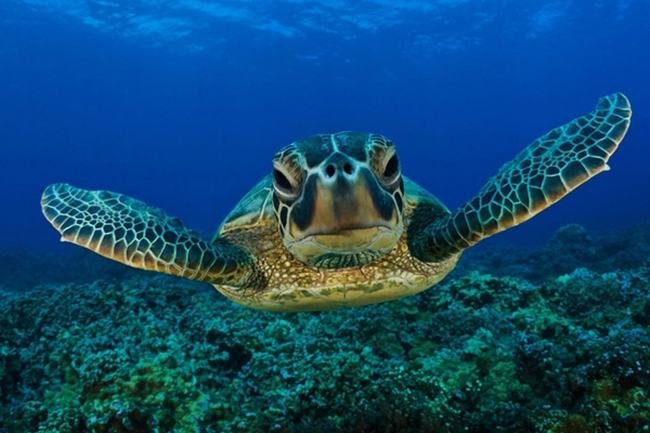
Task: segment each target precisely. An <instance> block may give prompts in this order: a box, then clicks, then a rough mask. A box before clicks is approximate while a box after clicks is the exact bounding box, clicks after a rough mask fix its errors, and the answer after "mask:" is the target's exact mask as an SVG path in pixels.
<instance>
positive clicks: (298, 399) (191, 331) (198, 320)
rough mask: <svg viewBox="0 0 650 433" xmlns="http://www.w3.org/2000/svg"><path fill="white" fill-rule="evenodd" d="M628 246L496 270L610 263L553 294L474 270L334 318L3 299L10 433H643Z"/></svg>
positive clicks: (48, 292)
mask: <svg viewBox="0 0 650 433" xmlns="http://www.w3.org/2000/svg"><path fill="white" fill-rule="evenodd" d="M648 229H649V227H648V226H641V227H639V228H636V229H635V230H634V232H635V233H636V235H637V236H638V237H639V238H640V239H644V238H647V237H648V236H649V235H648V233H650V231H649V230H648ZM580 234H581V235H580ZM626 237H627V233H626V232H620V233H618V234H608V235H602V236H596V235H590V234H588V233H587V232H586V231H585V230H584V229H582V228H580V227H578V226H569V227H567V228H564V229H562V230H561V231H560V232H558V234H557V235H556V236H555V237H554V239H553V240H552V241H551V242H550V243H549V244H548V245H547V246H546V247H545V248H543V249H541V250H540V251H536V252H530V253H528V254H526V255H519V256H518V257H519V259H517V258H508V259H507V260H505V259H504V265H503V266H502V268H501V269H508V270H510V271H512V270H514V269H518V270H524V269H526V267H527V266H534V263H535V260H537V259H538V258H539V257H544V256H545V255H546V256H547V257H550V253H549V251H562V250H566V251H571V249H575V248H576V244H575V242H577V245H578V246H580V245H583V246H588V245H590V244H592V243H593V244H594V245H595V244H598V242H597V241H598V240H599V239H608V240H609V243H608V245H610V249H599V248H596V247H594V249H593V250H592V251H590V252H588V253H586V257H582V256H577V257H576V258H575V260H574V261H572V262H571V266H577V267H575V268H573V269H564V268H563V269H558V270H556V271H552V270H551V271H549V273H548V275H547V276H546V277H545V278H541V277H539V278H538V277H537V276H535V278H530V279H527V278H524V277H522V276H521V275H524V276H527V275H533V274H534V273H533V272H532V271H530V270H529V271H527V272H520V273H518V274H517V273H514V272H513V273H512V275H511V276H507V275H502V276H493V275H490V274H488V273H486V272H484V271H482V272H475V271H474V272H471V271H467V272H466V271H463V272H458V273H456V274H455V275H452V276H451V277H450V278H448V279H447V280H445V281H444V282H442V283H441V284H439V285H438V286H436V287H435V288H434V289H432V290H429V291H427V292H424V293H422V294H419V295H417V296H413V297H409V298H404V299H401V300H398V301H394V302H390V303H384V304H378V305H371V306H366V307H362V308H356V309H342V310H336V311H328V312H311V313H297V314H277V313H270V312H264V311H256V310H252V309H247V308H243V307H241V306H238V305H237V304H234V303H230V302H227V301H226V300H224V299H223V298H221V297H220V296H219V295H218V294H217V293H216V292H215V291H213V290H206V287H205V286H204V285H194V284H193V283H189V282H187V281H186V280H181V279H175V278H172V277H163V276H153V275H152V274H142V273H135V272H134V273H131V274H122V275H120V278H105V279H101V280H97V281H94V282H68V283H58V284H51V285H48V284H42V285H40V286H38V287H36V288H33V289H31V290H27V289H28V288H27V287H26V288H25V290H24V291H22V292H20V293H18V292H13V291H2V292H0V293H1V295H0V296H1V298H0V432H2V433H18V432H20V433H23V432H43V433H44V432H52V433H54V432H65V433H81V432H93V433H125V432H177V433H181V432H182V433H190V432H191V433H195V432H226V433H227V432H283V433H285V432H286V433H290V432H316V433H318V432H323V433H324V432H426V433H431V432H439V433H460V432H476V433H478V432H512V433H523V432H527V433H528V432H533V433H542V432H552V433H569V432H570V433H587V432H603V433H604V432H621V433H637V432H643V431H648V429H650V266H649V263H648V261H647V257H648V255H647V254H646V255H645V258H643V257H631V256H630V257H628V259H629V260H626V259H624V258H623V256H622V255H621V254H616V253H615V252H616V251H617V249H616V247H615V246H614V245H619V246H620V245H627V246H628V247H630V248H632V251H635V248H636V251H642V250H641V249H642V248H644V247H645V248H647V244H645V246H643V243H642V242H639V243H638V244H634V243H631V244H630V243H626V242H627V241H626V240H625V239H626ZM576 239H577V240H576ZM617 239H618V241H617ZM567 249H568V250H567ZM618 251H622V250H618ZM608 252H609V253H612V254H610V256H614V257H616V256H618V259H615V260H614V261H613V262H608V263H609V264H608V265H604V264H603V263H605V262H607V260H608V257H610V256H608ZM646 252H647V251H646ZM469 258H470V259H472V258H471V257H469ZM483 260H484V259H482V258H480V257H479V258H477V259H476V261H475V262H472V260H470V263H469V264H468V265H467V268H470V267H471V265H472V263H475V264H478V265H480V264H481V263H484V261H483ZM517 260H519V263H517ZM557 260H558V261H562V260H563V258H562V256H559V257H558V259H557ZM581 260H584V262H581ZM583 265H584V266H587V267H583ZM101 266H103V265H100V267H98V268H96V269H97V270H98V272H101V271H102V270H103V269H104V268H103V267H101ZM548 266H549V268H551V267H552V263H551V264H549V265H548ZM602 267H609V268H610V269H608V270H598V268H602ZM480 268H481V267H480V266H479V269H480ZM87 272H89V271H88V270H87ZM98 275H99V274H98ZM513 275H520V276H519V277H515V276H513Z"/></svg>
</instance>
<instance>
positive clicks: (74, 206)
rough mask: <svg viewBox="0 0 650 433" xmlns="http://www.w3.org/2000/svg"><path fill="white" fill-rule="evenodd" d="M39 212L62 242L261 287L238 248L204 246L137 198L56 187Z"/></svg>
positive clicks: (133, 262) (156, 267)
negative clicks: (57, 232) (41, 212)
mask: <svg viewBox="0 0 650 433" xmlns="http://www.w3.org/2000/svg"><path fill="white" fill-rule="evenodd" d="M41 208H42V211H43V214H44V215H45V218H47V220H48V221H49V222H50V223H51V224H52V225H53V226H54V227H55V228H56V229H57V230H58V231H59V233H61V240H62V241H67V242H72V243H74V244H77V245H79V246H82V247H84V248H88V249H90V250H92V251H94V252H96V253H97V254H100V255H102V256H104V257H107V258H109V259H112V260H116V261H118V262H121V263H124V264H125V265H129V266H132V267H134V268H138V269H144V270H148V271H156V272H163V273H166V274H171V275H176V276H180V277H184V278H189V279H193V280H200V281H206V282H210V283H214V284H225V285H230V286H235V287H242V288H245V287H255V286H259V285H261V284H262V283H263V282H262V277H261V274H260V273H259V271H258V270H257V268H256V266H255V264H254V260H253V259H252V257H251V256H250V254H248V253H247V252H245V251H244V250H242V249H241V248H239V247H238V246H236V245H233V244H231V243H229V242H228V241H226V240H224V239H217V240H215V242H214V243H209V242H206V241H205V240H203V239H201V238H200V237H199V236H198V235H197V234H196V233H194V232H193V231H191V230H189V229H188V228H186V227H185V226H184V225H183V223H182V222H181V221H180V220H178V219H177V218H171V217H169V216H167V215H165V213H164V212H163V211H161V210H160V209H156V208H152V207H149V206H147V205H146V204H144V203H143V202H141V201H138V200H135V199H133V198H130V197H127V196H124V195H121V194H117V193H114V192H109V191H88V190H83V189H79V188H75V187H73V186H71V185H67V184H54V185H50V186H48V187H47V189H45V191H44V192H43V196H42V198H41Z"/></svg>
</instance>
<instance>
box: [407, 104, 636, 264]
mask: <svg viewBox="0 0 650 433" xmlns="http://www.w3.org/2000/svg"><path fill="white" fill-rule="evenodd" d="M631 115H632V110H631V108H630V103H629V101H628V100H627V98H626V97H625V95H623V94H621V93H616V94H613V95H609V96H606V97H603V98H601V99H600V100H599V101H598V105H597V107H596V109H595V110H594V111H592V112H591V113H589V114H586V115H584V116H582V117H579V118H577V119H575V120H573V121H572V122H569V123H567V124H566V125H564V126H561V127H559V128H556V129H553V130H552V131H550V132H549V133H547V134H546V135H544V136H543V137H541V138H539V139H538V140H536V141H535V142H534V143H532V144H531V145H530V146H528V147H527V148H526V149H524V151H523V152H521V153H520V154H519V155H517V157H516V158H515V159H514V160H512V161H510V162H509V163H507V164H506V165H504V166H503V167H502V168H501V170H499V172H498V173H497V174H496V176H494V177H493V178H491V179H490V180H489V181H488V182H487V183H486V184H485V186H483V188H482V189H481V190H480V191H479V193H478V195H477V196H476V197H474V198H473V199H472V200H470V201H468V202H467V203H466V204H465V205H463V206H461V207H460V208H459V209H458V210H456V211H455V212H454V213H453V214H451V215H449V216H448V217H447V218H444V219H441V220H438V221H435V222H433V223H431V224H430V225H429V226H427V227H426V228H425V229H424V230H422V231H420V232H419V233H416V234H415V235H414V236H413V237H412V238H411V239H409V243H410V247H411V251H412V252H413V254H414V255H415V256H416V257H418V258H420V259H421V260H425V261H437V260H441V259H444V258H446V257H449V256H451V255H453V254H456V253H458V252H460V251H462V250H464V249H465V248H468V247H470V246H472V245H474V244H476V243H477V242H479V241H480V240H482V239H484V238H486V237H488V236H491V235H493V234H495V233H498V232H501V231H503V230H506V229H508V228H510V227H513V226H515V225H517V224H520V223H522V222H524V221H526V220H528V219H529V218H531V217H533V216H534V215H536V214H537V213H539V212H541V211H542V210H544V209H546V208H547V207H549V206H550V205H552V204H553V203H555V202H556V201H558V200H560V199H561V198H562V197H564V196H566V195H567V194H568V193H569V192H571V191H572V190H573V189H575V188H576V187H578V186H579V185H581V184H583V183H584V182H586V181H587V180H589V179H590V178H592V177H593V176H595V175H596V174H598V173H600V172H601V171H604V170H607V169H608V166H607V160H608V159H609V157H610V156H612V154H613V153H614V152H615V151H616V148H617V147H618V144H619V143H620V142H621V140H622V139H623V137H624V136H625V133H626V131H627V128H628V126H629V124H630V117H631Z"/></svg>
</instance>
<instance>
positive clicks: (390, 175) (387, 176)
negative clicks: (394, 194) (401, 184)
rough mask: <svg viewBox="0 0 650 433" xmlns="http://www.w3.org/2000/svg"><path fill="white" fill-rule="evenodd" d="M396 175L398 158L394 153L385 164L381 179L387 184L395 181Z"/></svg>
mask: <svg viewBox="0 0 650 433" xmlns="http://www.w3.org/2000/svg"><path fill="white" fill-rule="evenodd" d="M398 174H399V158H397V154H396V153H395V154H393V156H391V157H390V159H389V160H388V162H387V163H386V166H385V167H384V173H383V177H384V180H386V181H388V182H392V181H394V180H395V178H396V177H397V175H398Z"/></svg>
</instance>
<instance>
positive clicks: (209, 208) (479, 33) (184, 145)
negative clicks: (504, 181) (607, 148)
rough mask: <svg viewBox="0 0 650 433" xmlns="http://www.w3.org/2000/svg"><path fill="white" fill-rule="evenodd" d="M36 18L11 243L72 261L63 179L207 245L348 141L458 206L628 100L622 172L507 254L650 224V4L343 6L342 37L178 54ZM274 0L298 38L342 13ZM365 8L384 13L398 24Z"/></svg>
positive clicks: (6, 11) (16, 101)
mask: <svg viewBox="0 0 650 433" xmlns="http://www.w3.org/2000/svg"><path fill="white" fill-rule="evenodd" d="M38 3H39V2H38V1H32V2H26V3H25V2H22V1H14V0H9V1H7V2H3V4H2V5H1V6H0V14H1V15H0V148H1V151H2V154H1V157H0V158H1V159H0V185H2V201H1V209H2V212H0V247H25V248H31V249H43V250H46V249H54V248H57V245H58V242H57V239H58V236H57V235H56V233H55V232H54V230H53V229H51V228H50V227H49V225H48V224H47V223H46V222H45V220H44V219H43V218H42V216H41V214H40V210H39V196H40V193H41V191H42V189H43V188H44V187H45V186H46V185H47V184H48V183H51V182H62V181H63V182H70V183H72V184H74V185H77V186H80V187H86V188H93V189H111V190H114V191H118V192H122V193H125V194H129V195H131V196H134V197H137V198H140V199H142V200H144V201H146V202H147V203H149V204H151V205H155V206H159V207H162V208H164V209H165V210H166V211H167V212H168V213H170V214H172V215H175V216H179V217H181V218H182V219H183V220H184V221H185V222H186V224H187V225H188V226H190V227H193V228H196V229H198V230H200V231H203V232H206V233H210V232H212V231H213V230H214V229H216V227H217V226H218V224H219V222H220V221H221V219H222V218H223V217H224V216H225V214H226V213H227V212H228V210H229V209H230V208H231V207H232V206H233V205H234V204H235V203H236V202H237V200H238V199H239V198H240V197H241V196H242V194H244V193H245V192H246V191H247V190H248V189H249V188H250V187H251V186H252V185H253V184H255V182H256V181H257V180H258V179H259V178H261V177H262V176H263V175H265V174H266V173H267V172H268V171H269V167H270V158H271V157H272V155H273V154H274V152H275V151H276V150H277V149H279V148H280V147H282V146H284V145H285V144H287V143H289V142H291V141H293V140H295V139H299V138H302V137H304V136H307V135H311V134H314V133H319V132H334V131H338V130H350V129H353V130H367V131H374V132H379V133H383V134H386V135H388V136H390V137H391V138H393V140H394V141H395V142H396V143H397V145H398V147H399V150H400V155H401V159H402V164H403V167H404V171H405V173H406V174H407V175H408V176H410V177H411V178H413V179H414V180H416V181H417V182H419V183H421V184H422V185H423V186H425V187H426V188H428V189H429V190H430V191H432V192H433V193H434V194H436V195H437V196H438V197H439V198H440V199H441V200H442V201H443V202H445V203H446V204H447V205H448V206H450V207H455V206H457V205H459V204H461V203H462V202H463V201H464V200H466V199H468V198H469V197H470V196H471V195H472V194H474V193H475V192H476V191H477V190H478V189H479V188H480V187H481V185H482V184H483V182H484V180H485V179H487V178H488V177H489V176H490V175H492V174H494V173H495V171H496V170H497V169H498V168H499V167H500V166H501V164H502V163H504V162H506V161H507V160H509V159H511V158H512V157H513V156H514V155H515V154H516V153H517V152H518V151H519V150H520V149H522V148H523V147H524V146H526V145H527V144H529V143H530V142H531V141H532V140H534V139H535V138H537V137H538V136H539V135H541V134H542V133H544V132H546V131H547V130H548V129H550V128H552V127H555V126H558V125H560V124H562V123H564V122H566V121H568V120H571V119H572V118H574V117H576V116H578V115H581V114H583V113H585V112H587V111H590V110H591V109H592V108H593V106H594V105H595V103H596V100H597V98H598V97H599V96H602V95H605V94H608V93H611V92H614V91H623V92H625V93H626V94H627V95H628V97H629V98H630V99H631V101H632V104H633V109H634V117H633V123H632V127H631V129H630V132H629V134H628V137H627V138H626V140H625V141H624V143H623V145H622V146H621V148H620V149H619V152H618V153H617V154H616V155H615V156H614V157H613V158H612V160H611V161H610V165H611V166H612V171H610V172H608V173H606V174H603V175H601V176H598V177H597V178H596V179H594V180H592V181H590V182H589V183H588V184H587V185H585V186H583V187H581V188H580V189H579V190H578V191H576V192H574V193H573V194H571V196H570V197H568V198H567V199H565V200H564V201H562V202H561V203H559V204H557V205H555V206H554V207H553V209H552V210H549V211H546V212H544V213H543V214H541V215H540V216H538V217H536V218H535V219H534V220H533V221H531V222H529V223H527V224H525V225H524V226H522V227H520V228H518V229H516V230H513V231H512V232H510V233H508V234H506V235H502V236H501V240H502V241H514V242H522V243H534V242H538V241H540V240H543V239H546V238H547V237H548V236H550V234H551V233H552V232H553V231H554V230H555V229H556V228H557V227H558V226H560V225H563V224H566V223H570V222H578V223H581V224H584V225H586V226H587V227H588V228H591V229H595V230H602V229H607V228H611V227H616V226H621V225H629V224H633V223H635V222H639V221H642V220H647V219H648V217H649V216H650V198H649V197H648V189H649V186H650V170H649V167H650V164H649V163H650V148H649V146H648V138H647V137H648V136H649V135H650V134H649V133H650V117H649V114H648V113H649V112H650V111H649V110H650V86H649V83H648V81H649V79H648V78H649V77H650V48H649V44H650V24H649V22H650V21H649V19H650V18H649V17H650V2H648V1H645V0H639V1H626V2H616V1H600V2H594V1H591V0H590V1H586V0H584V1H573V2H566V4H567V5H569V6H562V7H560V6H558V5H561V4H565V3H558V4H556V6H557V7H558V8H560V9H559V10H560V11H561V13H559V12H556V13H555V14H554V13H553V10H551V11H550V12H549V13H547V14H546V16H545V15H544V14H543V13H542V14H541V15H540V10H541V11H542V12H543V11H544V10H545V9H544V7H545V5H547V4H548V3H549V2H538V1H528V2H524V1H517V2H508V1H501V2H464V1H457V2H456V4H455V5H453V6H449V4H448V3H450V2H438V3H440V5H439V6H438V9H437V10H436V11H434V12H428V13H425V12H423V11H421V10H410V9H409V8H408V7H405V8H403V9H400V10H398V13H399V15H398V17H399V20H398V21H399V22H397V23H391V22H390V21H385V22H380V23H379V24H378V25H376V26H375V27H374V28H368V27H369V26H366V25H363V24H356V25H355V23H350V22H349V20H348V21H345V19H343V18H340V21H339V17H338V16H337V13H339V14H340V13H343V12H342V11H345V10H346V9H345V6H341V5H340V4H339V3H343V2H335V1H332V2H331V3H332V5H333V6H332V7H331V8H330V15H329V16H330V22H324V23H323V26H325V27H327V26H329V27H330V28H331V29H334V30H336V31H326V30H318V29H316V27H317V26H312V27H309V28H308V27H303V28H300V31H299V32H298V34H292V35H287V34H285V35H283V34H282V33H281V32H270V31H265V30H260V29H259V28H255V26H251V25H248V24H246V23H245V22H243V21H235V20H221V21H220V20H219V19H218V18H215V17H211V18H210V19H208V18H206V17H205V16H203V15H200V14H190V13H188V14H187V16H185V17H184V19H187V20H192V22H194V23H196V24H197V25H196V27H195V28H194V29H193V30H192V31H191V32H188V34H187V35H185V36H182V37H175V38H172V37H165V35H164V34H162V33H149V34H146V33H141V34H137V33H136V32H134V31H132V29H129V27H128V25H127V24H125V23H124V22H123V21H120V22H117V23H115V24H114V25H113V27H110V26H108V27H105V28H97V27H93V26H90V25H87V24H84V22H83V20H82V19H79V17H78V16H75V14H71V13H69V11H67V12H66V10H65V7H67V6H66V4H65V2H61V4H60V5H59V6H60V7H59V8H57V7H53V6H50V7H40V6H39V5H38ZM56 3H57V2H50V4H51V5H52V4H56ZM68 3H74V1H70V2H68ZM79 3H84V2H79ZM92 3H93V2H85V4H92ZM228 3H232V4H235V3H237V2H228ZM269 3H271V2H269ZM273 3H274V6H273V7H269V8H267V9H265V10H264V11H263V12H264V14H266V15H265V16H267V17H271V18H272V19H273V20H277V21H280V22H283V23H286V24H292V23H296V22H299V20H300V19H301V18H304V17H303V15H304V13H305V12H304V11H305V10H307V9H306V8H308V7H313V8H316V7H320V8H321V9H326V8H327V7H329V6H327V2H273ZM312 3H313V4H312ZM411 3H413V2H411ZM434 3H435V2H434ZM127 4H128V5H129V6H128V8H129V10H130V11H131V12H133V13H136V14H141V15H143V16H147V15H148V14H149V13H150V12H152V11H148V10H147V7H153V6H151V5H149V6H147V4H146V2H130V3H123V4H122V3H120V2H115V3H114V4H113V5H114V7H115V8H117V9H119V8H120V5H121V6H122V7H123V8H127ZM354 4H355V5H356V6H354V7H355V8H356V9H355V10H356V11H358V12H363V13H365V14H367V15H368V16H371V17H372V16H373V14H374V13H376V12H377V11H381V10H384V11H385V10H386V8H389V6H386V4H388V3H386V2H384V3H382V2H354ZM382 4H383V5H382ZM409 4H410V3H409V2H406V3H405V5H407V6H408V5H409ZM415 4H419V2H415ZM134 5H135V6H134ZM336 5H338V9H336V8H335V7H334V6H336ZM441 5H442V6H441ZM444 5H446V6H445V7H443V6H444ZM626 5H627V7H626V8H624V6H626ZM351 7H352V6H351ZM138 8H139V9H138ZM547 12H548V11H547ZM97 13H98V14H100V15H101V14H104V15H101V16H108V15H107V12H106V11H103V10H100V11H99V12H97ZM396 13H397V12H396ZM535 14H537V15H535ZM100 15H98V16H100ZM486 15H488V16H489V17H490V19H489V20H487V22H486V23H483V24H481V25H480V26H478V24H477V23H478V18H479V17H482V16H486ZM535 16H537V20H535V19H534V17H535ZM332 17H333V18H332ZM107 19H108V18H107ZM274 22H275V21H274ZM531 23H532V24H531ZM317 24H318V23H317ZM436 42H442V43H443V45H444V46H439V45H436ZM68 248H71V247H68Z"/></svg>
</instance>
